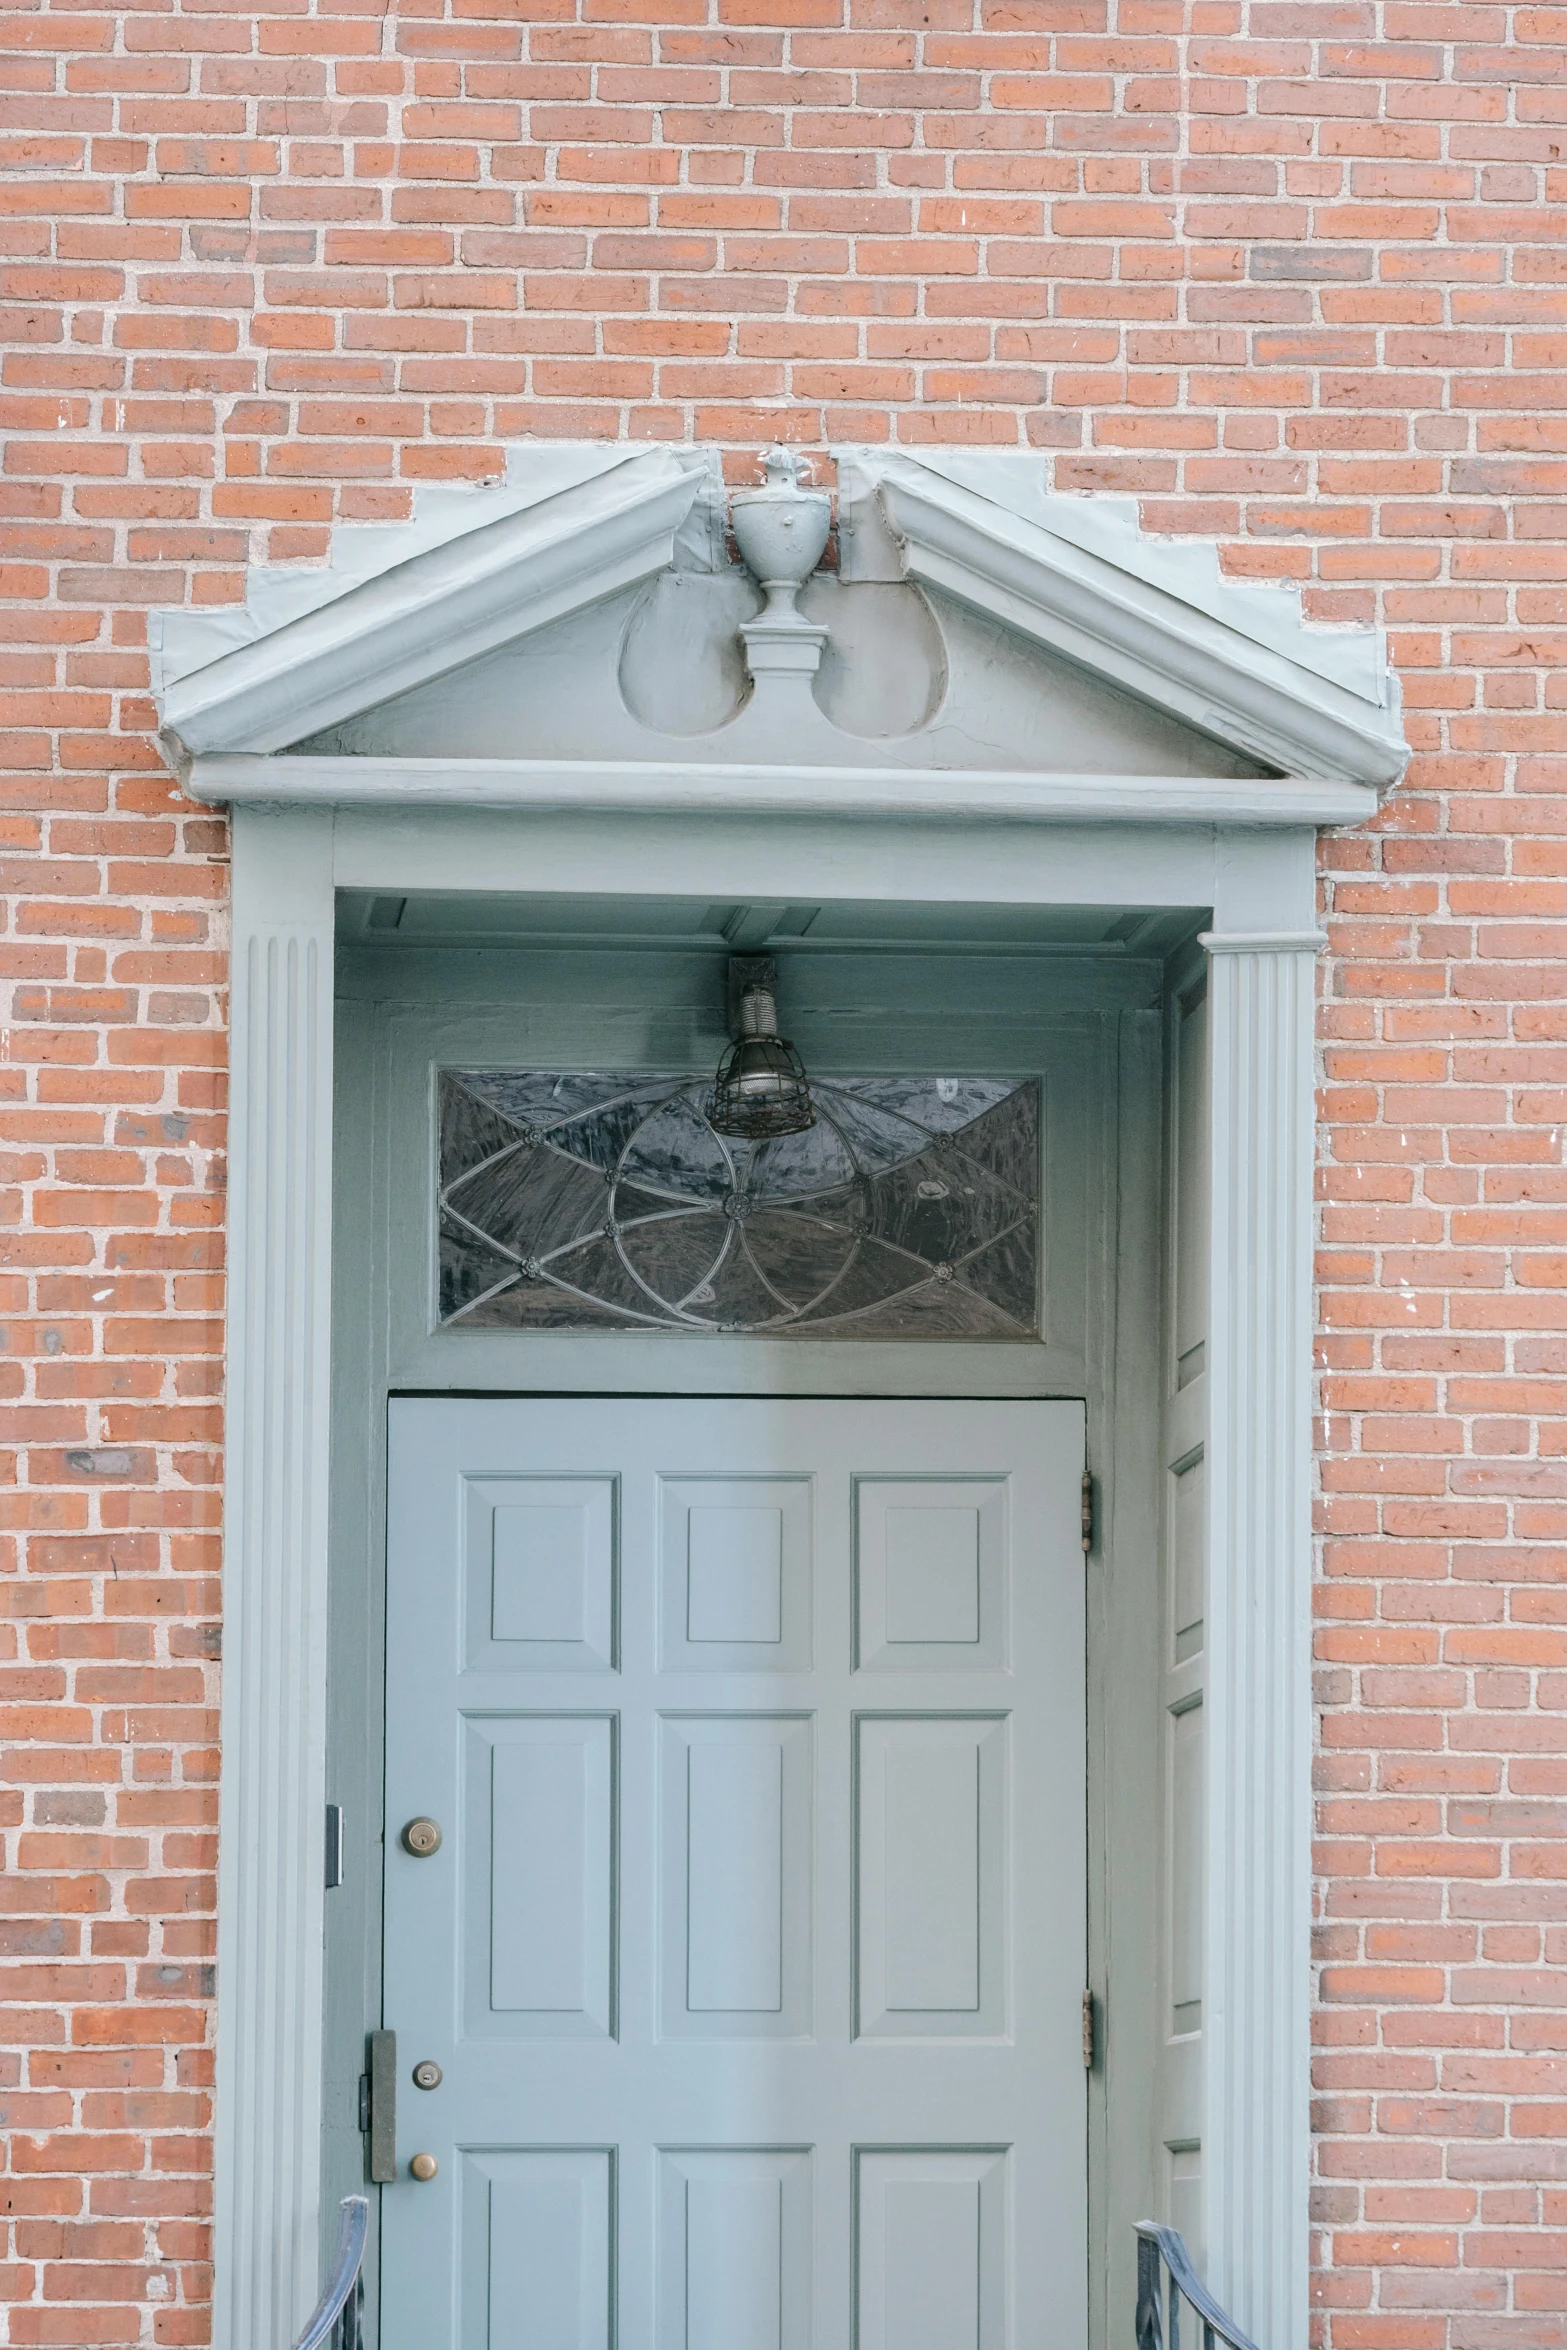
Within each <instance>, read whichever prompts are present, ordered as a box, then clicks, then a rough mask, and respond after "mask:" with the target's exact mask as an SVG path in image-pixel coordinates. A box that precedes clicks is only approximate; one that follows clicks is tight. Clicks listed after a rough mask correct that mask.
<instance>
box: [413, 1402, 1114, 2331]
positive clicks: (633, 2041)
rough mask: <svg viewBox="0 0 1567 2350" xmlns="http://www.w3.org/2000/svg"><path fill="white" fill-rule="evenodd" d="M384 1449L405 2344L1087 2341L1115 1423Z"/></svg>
mask: <svg viewBox="0 0 1567 2350" xmlns="http://www.w3.org/2000/svg"><path fill="white" fill-rule="evenodd" d="M390 1460H391V1468H390V1483H389V1497H388V1499H389V1507H388V1561H387V1567H388V1654H387V1787H386V1794H387V1862H386V1965H385V2022H386V2023H387V2024H388V2025H389V2026H390V2027H391V2028H392V2029H393V2030H395V2031H396V2033H397V2035H398V2050H399V2071H400V2076H401V2077H400V2082H399V2129H398V2140H399V2146H398V2152H399V2178H398V2182H397V2183H396V2185H394V2186H392V2187H389V2188H388V2189H387V2190H386V2192H385V2198H384V2203H383V2214H382V2247H383V2249H382V2300H381V2308H382V2342H383V2350H448V2346H450V2350H611V2345H612V2344H614V2345H617V2346H618V2350H807V2345H808V2344H809V2345H814V2350H850V2345H851V2344H852V2345H853V2350H1004V2346H1005V2345H1012V2344H1016V2345H1019V2346H1020V2350H1021V2346H1022V2345H1027V2344H1034V2343H1037V2344H1040V2345H1042V2346H1043V2345H1045V2344H1049V2345H1050V2346H1051V2350H1056V2346H1057V2345H1061V2346H1063V2350H1079V2346H1080V2345H1081V2344H1082V2342H1083V2340H1084V2309H1085V2298H1086V2295H1085V2283H1086V2280H1085V2274H1084V2271H1085V2260H1086V2209H1087V2195H1086V2177H1085V2167H1086V2097H1085V2087H1084V2074H1083V2067H1082V2057H1081V2044H1080V2011H1081V1994H1082V1985H1083V1981H1084V1945H1085V1932H1086V1929H1085V1857H1084V1695H1083V1679H1084V1675H1083V1662H1084V1652H1083V1638H1084V1629H1083V1558H1082V1552H1081V1548H1080V1546H1079V1542H1078V1533H1077V1514H1078V1510H1077V1503H1078V1484H1079V1479H1080V1476H1081V1472H1082V1464H1083V1412H1082V1407H1081V1406H1080V1405H1078V1404H1073V1403H1011V1402H1007V1403H995V1402H929V1401H923V1402H903V1401H865V1400H857V1401H848V1402H845V1401H841V1400H833V1401H826V1400H819V1401H807V1400H794V1399H789V1400H744V1401H741V1400H712V1399H705V1398H684V1399H679V1400H675V1399H670V1400H648V1399H626V1398H613V1397H611V1398H603V1397H600V1398H593V1399H586V1398H584V1399H577V1400H568V1399H556V1400H547V1401H536V1400H521V1399H516V1400H513V1399H507V1400H479V1401H476V1400H472V1399H457V1398H452V1399H439V1400H430V1399H400V1400H396V1401H394V1402H393V1404H392V1406H391V1444H390ZM419 1816H424V1817H429V1818H433V1819H434V1820H435V1821H437V1822H438V1824H439V1826H440V1829H441V1843H440V1846H439V1849H438V1850H437V1851H435V1852H434V1853H432V1854H429V1855H428V1856H425V1857H416V1856H415V1855H414V1854H413V1853H411V1852H410V1851H409V1850H408V1849H407V1848H406V1846H405V1844H404V1843H403V1842H402V1841H401V1837H402V1832H403V1830H404V1828H405V1826H406V1823H407V1822H408V1821H410V1820H411V1819H413V1818H415V1817H419ZM426 2060H433V2062H434V2063H436V2064H438V2065H439V2066H440V2068H441V2076H442V2077H441V2081H440V2085H439V2087H437V2088H435V2089H432V2090H428V2091H426V2090H421V2089H419V2088H417V2087H415V2086H414V2085H413V2079H412V2073H413V2067H414V2066H415V2065H416V2064H418V2063H420V2062H421V2061H426ZM416 2152H427V2153H430V2154H433V2155H434V2156H435V2158H436V2161H437V2164H438V2169H437V2172H436V2175H435V2176H434V2178H432V2179H430V2180H429V2181H428V2182H426V2183H420V2182H418V2181H417V2180H416V2179H414V2178H413V2177H412V2176H411V2174H410V2171H409V2162H410V2159H411V2157H412V2156H413V2155H414V2154H415V2153H416Z"/></svg>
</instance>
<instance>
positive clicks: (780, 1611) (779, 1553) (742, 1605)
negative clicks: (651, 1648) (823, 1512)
mask: <svg viewBox="0 0 1567 2350" xmlns="http://www.w3.org/2000/svg"><path fill="white" fill-rule="evenodd" d="M659 1502H660V1509H659V1615H660V1626H659V1630H660V1642H659V1645H660V1650H661V1661H662V1662H663V1664H664V1665H665V1666H666V1667H667V1668H670V1669H672V1670H674V1671H684V1672H696V1673H721V1672H750V1673H778V1672H792V1671H798V1670H801V1669H803V1668H804V1667H805V1666H807V1665H808V1664H809V1663H810V1661H811V1481H810V1479H809V1478H808V1477H791V1478H768V1477H667V1478H663V1479H661V1480H660V1495H659Z"/></svg>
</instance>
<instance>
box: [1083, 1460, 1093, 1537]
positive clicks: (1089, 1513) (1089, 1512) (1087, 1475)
mask: <svg viewBox="0 0 1567 2350" xmlns="http://www.w3.org/2000/svg"><path fill="white" fill-rule="evenodd" d="M1093 1547H1094V1473H1093V1471H1092V1469H1085V1470H1084V1471H1083V1548H1084V1550H1085V1551H1090V1550H1092V1549H1093Z"/></svg>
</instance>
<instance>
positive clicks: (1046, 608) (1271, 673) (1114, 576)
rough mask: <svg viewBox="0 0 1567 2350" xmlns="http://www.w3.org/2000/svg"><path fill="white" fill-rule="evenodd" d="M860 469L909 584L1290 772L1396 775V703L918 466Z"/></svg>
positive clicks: (1337, 777) (1379, 785)
mask: <svg viewBox="0 0 1567 2350" xmlns="http://www.w3.org/2000/svg"><path fill="white" fill-rule="evenodd" d="M867 470H868V471H869V472H870V475H871V479H872V480H873V482H874V484H875V488H876V492H877V495H878V496H879V499H880V503H881V506H882V510H883V512H884V514H885V516H886V519H887V523H888V525H889V527H890V529H891V530H892V532H893V534H894V536H895V538H896V540H897V541H898V543H899V546H900V548H901V550H902V559H903V569H904V573H905V576H906V577H907V578H909V579H913V580H916V581H918V582H919V583H920V584H921V585H922V586H925V587H931V588H936V589H939V590H941V591H942V592H944V593H945V594H947V595H950V596H955V597H957V598H958V599H959V600H960V601H961V602H963V603H965V604H968V605H970V606H971V607H973V609H975V610H976V611H979V612H983V613H984V614H986V616H987V617H989V618H990V619H993V620H997V621H999V622H1000V623H1001V624H1002V625H1003V626H1004V627H1006V628H1010V629H1014V630H1016V631H1017V633H1018V634H1019V635H1021V636H1025V637H1029V638H1031V639H1032V640H1033V641H1034V642H1035V643H1036V644H1040V645H1044V646H1047V647H1048V648H1049V649H1050V650H1051V651H1052V652H1055V653H1060V654H1063V655H1065V657H1066V658H1067V659H1068V660H1072V661H1076V662H1078V663H1079V664H1080V665H1081V666H1082V667H1083V668H1085V669H1089V670H1092V671H1095V672H1096V673H1097V674H1098V675H1100V676H1102V677H1109V678H1113V679H1114V680H1115V681H1116V683H1117V684H1120V685H1123V686H1124V687H1125V688H1126V689H1127V691H1128V692H1129V693H1133V694H1136V695H1137V696H1138V697H1139V698H1140V699H1141V700H1143V701H1146V702H1151V703H1153V704H1154V705H1155V706H1156V707H1157V708H1159V709H1162V710H1167V711H1169V712H1170V714H1171V715H1172V716H1174V717H1177V718H1181V719H1184V720H1185V721H1186V722H1187V723H1188V724H1189V725H1192V726H1197V727H1200V728H1201V729H1202V731H1203V733H1205V734H1210V735H1213V736H1215V737H1216V738H1217V739H1218V740H1219V741H1220V742H1223V743H1227V744H1229V745H1230V747H1231V748H1232V749H1234V750H1237V751H1241V752H1243V753H1246V754H1248V755H1250V756H1251V757H1253V758H1257V759H1261V760H1264V761H1266V762H1267V763H1268V764H1269V765H1270V766H1274V767H1277V768H1279V769H1280V770H1281V771H1282V772H1283V773H1284V774H1286V775H1293V776H1303V777H1312V776H1314V777H1320V778H1322V779H1324V780H1328V779H1331V780H1334V781H1338V782H1354V783H1360V784H1365V785H1368V786H1370V787H1372V788H1373V789H1378V790H1385V789H1387V788H1388V787H1389V786H1390V785H1392V784H1395V783H1396V782H1397V781H1398V779H1399V777H1400V775H1402V773H1403V771H1404V767H1405V764H1406V762H1407V760H1408V756H1409V752H1408V747H1407V745H1406V744H1405V741H1404V734H1403V728H1402V725H1401V724H1400V721H1399V718H1398V714H1397V711H1396V709H1395V708H1393V707H1390V706H1388V705H1386V704H1379V703H1374V702H1370V701H1367V700H1366V699H1365V698H1364V697H1363V696H1361V695H1359V694H1356V693H1353V692H1351V691H1349V690H1348V689H1347V688H1345V687H1344V686H1341V685H1336V684H1334V683H1333V681H1332V680H1331V679H1329V678H1326V677H1324V676H1322V675H1321V674H1320V672H1318V671H1315V670H1310V669H1306V668H1304V667H1303V666H1301V665H1300V664H1298V663H1296V662H1293V661H1291V660H1290V659H1289V658H1288V657H1287V656H1286V655H1284V654H1283V653H1280V652H1278V651H1277V650H1275V649H1274V648H1273V647H1271V646H1269V645H1266V644H1264V643H1262V642H1260V641H1259V639H1258V638H1257V637H1255V636H1249V635H1246V634H1244V633H1243V632H1242V631H1241V630H1239V629H1237V628H1234V627H1232V626H1230V625H1229V624H1228V623H1227V622H1226V621H1224V620H1222V619H1220V618H1218V617H1216V616H1215V615H1214V614H1212V613H1210V612H1205V611H1203V610H1201V609H1199V608H1198V607H1197V606H1196V605H1195V604H1191V603H1186V602H1183V601H1182V600H1181V599H1180V598H1179V597H1177V596H1174V595H1172V594H1170V593H1169V592H1168V590H1167V589H1165V588H1163V587H1161V586H1159V585H1156V584H1155V583H1154V582H1153V581H1151V580H1149V579H1147V578H1142V577H1139V576H1138V575H1137V573H1136V572H1135V571H1133V570H1131V569H1129V568H1128V567H1127V566H1126V565H1125V564H1122V563H1116V562H1110V561H1108V560H1107V559H1106V558H1105V557H1103V556H1101V555H1097V554H1094V553H1093V552H1091V551H1090V550H1089V549H1088V548H1086V547H1082V546H1079V545H1076V544H1074V543H1073V542H1072V541H1071V540H1070V539H1067V538H1064V537H1061V536H1059V535H1058V534H1057V533H1056V532H1054V531H1052V530H1050V529H1049V528H1048V527H1046V526H1045V525H1044V524H1043V523H1040V522H1036V521H1033V520H1030V519H1029V518H1028V517H1026V516H1024V515H1021V514H1016V513H1011V512H1008V511H1007V509H1005V508H1004V507H1002V506H1000V505H998V504H997V503H996V502H995V501H994V500H993V499H991V498H988V497H983V496H981V495H979V494H978V493H976V492H975V491H973V490H971V489H967V488H964V487H963V486H961V485H960V484H959V483H957V482H954V481H951V480H948V479H946V478H944V477H943V476H942V475H940V474H938V473H936V472H934V471H933V470H932V469H931V468H930V467H927V466H923V465H921V464H919V463H918V461H917V460H914V459H910V458H906V457H893V458H888V459H886V460H884V461H883V462H882V463H880V464H877V465H873V466H871V467H868V468H867Z"/></svg>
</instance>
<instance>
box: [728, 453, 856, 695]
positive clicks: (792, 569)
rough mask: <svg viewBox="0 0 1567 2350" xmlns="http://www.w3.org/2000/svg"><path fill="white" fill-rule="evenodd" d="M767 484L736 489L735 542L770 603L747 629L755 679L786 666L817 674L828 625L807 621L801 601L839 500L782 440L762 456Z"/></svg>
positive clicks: (732, 512) (732, 510)
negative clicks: (810, 479) (810, 481)
mask: <svg viewBox="0 0 1567 2350" xmlns="http://www.w3.org/2000/svg"><path fill="white" fill-rule="evenodd" d="M762 471H763V473H764V475H765V477H766V478H765V481H764V483H763V486H762V487H761V488H760V489H755V490H736V492H735V494H734V496H733V497H732V498H731V500H730V502H729V510H730V518H731V520H732V522H733V525H734V534H735V544H736V545H737V546H738V548H739V549H740V554H741V557H742V559H743V561H744V563H745V567H746V569H747V570H748V571H749V572H750V573H751V575H752V577H753V578H754V579H755V580H756V581H757V582H758V583H759V584H760V586H761V588H762V590H763V592H764V594H765V595H766V598H767V601H766V603H765V604H764V605H763V606H762V609H761V611H760V612H759V613H758V614H757V616H756V618H755V619H754V620H748V621H746V622H745V623H744V624H743V625H742V627H741V630H740V634H741V636H742V638H743V639H744V641H745V655H746V662H747V664H748V666H749V668H750V671H751V675H752V677H753V678H755V677H761V676H764V675H767V674H769V673H771V674H774V675H776V674H778V673H779V672H782V673H784V674H787V675H792V676H796V677H799V676H805V677H809V676H811V675H813V674H814V672H815V670H816V668H817V665H818V663H819V662H820V660H821V657H822V647H823V645H824V644H825V643H826V642H827V631H826V630H825V628H819V627H817V626H816V624H815V623H814V622H812V621H810V620H807V619H806V617H805V615H804V613H803V612H801V611H800V610H799V609H798V607H797V605H796V602H795V599H796V597H797V596H798V595H799V592H800V590H801V588H802V587H803V586H804V584H805V582H806V581H807V580H808V579H809V578H810V576H811V573H812V572H813V571H814V570H815V569H816V566H817V564H818V563H819V562H820V561H821V559H822V554H823V551H824V550H825V548H826V545H827V534H828V532H829V530H830V529H831V528H832V500H831V498H830V497H829V496H828V494H827V492H826V491H825V490H817V489H811V488H808V487H807V486H806V483H805V481H804V478H803V477H804V474H805V463H804V460H803V459H802V458H801V456H800V455H799V452H798V451H797V450H794V449H786V448H784V447H783V446H782V445H781V444H779V445H777V446H775V447H773V448H771V449H769V450H768V452H767V454H766V456H765V457H764V458H763V459H762Z"/></svg>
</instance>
